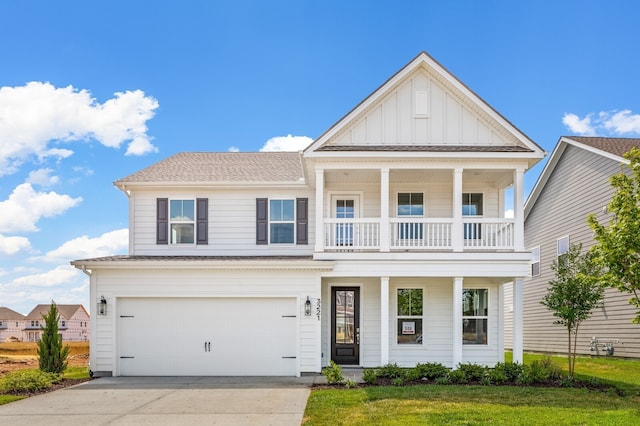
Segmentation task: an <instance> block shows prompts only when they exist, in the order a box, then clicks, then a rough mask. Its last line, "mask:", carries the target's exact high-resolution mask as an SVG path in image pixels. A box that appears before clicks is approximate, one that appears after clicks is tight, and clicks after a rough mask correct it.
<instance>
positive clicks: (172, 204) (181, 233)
mask: <svg viewBox="0 0 640 426" xmlns="http://www.w3.org/2000/svg"><path fill="white" fill-rule="evenodd" d="M169 223H170V224H169V229H170V232H171V244H194V243H195V240H194V234H195V233H194V230H195V226H196V225H195V200H171V201H169Z"/></svg>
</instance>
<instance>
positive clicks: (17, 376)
mask: <svg viewBox="0 0 640 426" xmlns="http://www.w3.org/2000/svg"><path fill="white" fill-rule="evenodd" d="M61 380H62V376H60V375H58V374H55V373H47V372H44V371H40V370H20V371H14V372H13V373H9V374H7V375H5V376H4V377H2V378H0V392H2V393H32V392H40V391H43V390H45V389H48V388H50V387H51V386H53V385H54V384H56V383H60V381H61Z"/></svg>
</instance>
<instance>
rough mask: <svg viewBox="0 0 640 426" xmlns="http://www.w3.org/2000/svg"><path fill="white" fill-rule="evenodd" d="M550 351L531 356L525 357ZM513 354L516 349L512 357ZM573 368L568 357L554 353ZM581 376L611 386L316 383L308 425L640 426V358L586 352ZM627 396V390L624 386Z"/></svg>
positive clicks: (560, 362)
mask: <svg viewBox="0 0 640 426" xmlns="http://www.w3.org/2000/svg"><path fill="white" fill-rule="evenodd" d="M542 357H543V355H536V354H525V356H524V363H525V364H529V363H531V362H532V361H534V360H537V359H541V358H542ZM505 358H506V361H510V360H511V354H510V353H508V354H507V356H506V357H505ZM553 358H554V362H555V363H556V364H557V365H558V366H560V367H561V368H563V371H565V372H566V370H567V358H566V357H562V356H554V357H553ZM576 377H577V378H579V379H582V380H588V379H589V378H590V377H592V378H596V379H597V380H598V381H599V382H600V383H606V384H608V385H611V386H613V388H612V389H609V390H607V391H594V390H587V389H582V388H580V389H578V388H542V387H516V386H454V385H442V386H438V385H419V386H404V387H403V386H400V387H399V386H373V387H360V388H357V389H343V388H341V389H314V390H312V392H311V396H310V397H309V400H308V402H307V408H306V411H305V418H304V423H303V424H305V425H307V426H311V425H369V424H377V425H414V424H430V425H431V424H433V425H438V424H464V425H480V424H487V423H491V424H495V425H549V424H553V425H578V424H581V425H582V424H588V425H621V424H640V360H622V359H618V358H603V357H600V358H588V357H581V358H578V360H577V361H576ZM618 391H620V393H622V394H623V395H624V396H620V395H619V392H618Z"/></svg>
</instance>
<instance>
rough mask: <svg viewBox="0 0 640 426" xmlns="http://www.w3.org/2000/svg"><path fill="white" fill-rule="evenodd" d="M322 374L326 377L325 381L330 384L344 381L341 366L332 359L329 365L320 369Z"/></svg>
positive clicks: (338, 383)
mask: <svg viewBox="0 0 640 426" xmlns="http://www.w3.org/2000/svg"><path fill="white" fill-rule="evenodd" d="M322 375H323V376H325V377H326V378H327V383H328V384H330V385H340V384H342V383H344V376H343V375H342V367H340V366H339V365H338V364H336V363H335V362H333V361H330V363H329V366H328V367H326V368H325V369H324V370H322Z"/></svg>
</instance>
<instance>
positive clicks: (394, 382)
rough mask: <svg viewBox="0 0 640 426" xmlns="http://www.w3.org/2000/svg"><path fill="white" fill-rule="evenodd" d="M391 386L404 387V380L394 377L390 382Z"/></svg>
mask: <svg viewBox="0 0 640 426" xmlns="http://www.w3.org/2000/svg"><path fill="white" fill-rule="evenodd" d="M391 384H392V385H393V386H404V379H403V378H402V377H396V378H395V379H393V380H392V381H391Z"/></svg>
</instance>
